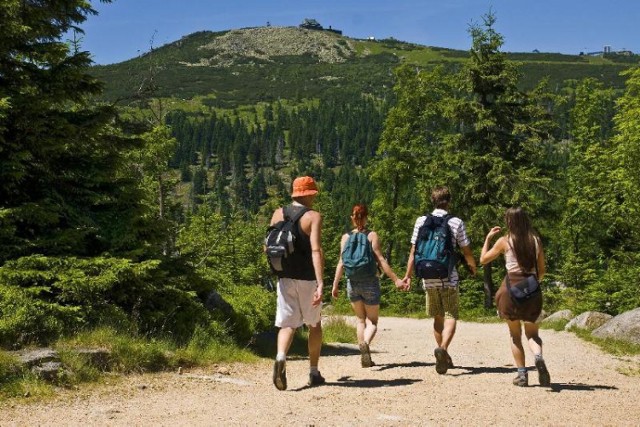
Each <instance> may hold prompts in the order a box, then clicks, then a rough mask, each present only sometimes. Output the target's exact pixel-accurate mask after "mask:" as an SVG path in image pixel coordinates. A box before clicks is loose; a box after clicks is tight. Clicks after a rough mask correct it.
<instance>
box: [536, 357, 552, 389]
mask: <svg viewBox="0 0 640 427" xmlns="http://www.w3.org/2000/svg"><path fill="white" fill-rule="evenodd" d="M536 369H537V370H538V382H539V383H540V385H541V386H542V387H549V386H550V385H551V375H549V371H548V370H547V365H546V364H545V363H544V359H537V360H536Z"/></svg>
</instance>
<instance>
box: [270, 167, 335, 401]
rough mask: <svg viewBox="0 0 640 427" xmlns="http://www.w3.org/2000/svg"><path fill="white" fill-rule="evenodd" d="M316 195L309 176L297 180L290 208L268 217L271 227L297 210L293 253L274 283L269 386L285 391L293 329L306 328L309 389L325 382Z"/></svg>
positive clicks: (321, 264) (319, 219) (321, 256)
mask: <svg viewBox="0 0 640 427" xmlns="http://www.w3.org/2000/svg"><path fill="white" fill-rule="evenodd" d="M317 194H318V187H317V186H316V182H315V181H314V180H313V178H311V177H310V176H302V177H298V178H296V179H295V180H294V181H293V192H292V193H291V198H292V199H293V203H292V204H291V205H288V206H285V207H282V208H278V209H276V211H275V212H274V213H273V216H272V217H271V225H274V224H276V223H277V222H279V221H282V220H283V219H284V218H285V216H286V217H287V218H294V217H296V216H297V214H299V213H300V212H301V211H304V213H303V214H302V216H299V219H298V220H297V224H296V225H295V226H294V227H293V230H294V233H295V235H296V239H295V243H294V247H295V250H294V251H293V254H291V255H290V256H289V257H287V258H286V264H284V266H283V267H284V268H283V270H284V271H283V272H282V273H281V274H279V275H278V276H279V280H278V305H277V311H276V322H275V325H276V326H277V327H279V328H280V330H279V332H278V354H277V356H276V361H275V364H274V366H273V384H274V385H275V386H276V388H277V389H278V390H286V388H287V371H286V358H287V352H288V351H289V347H290V346H291V342H292V341H293V336H294V334H295V331H296V329H297V328H299V327H300V326H302V325H303V324H306V325H307V326H308V327H309V364H310V370H309V383H308V385H309V386H315V385H322V384H324V382H325V379H324V378H323V377H322V375H320V371H318V361H319V359H320V347H321V345H322V327H321V324H320V314H321V313H320V312H321V309H322V286H323V283H322V277H323V273H324V254H323V253H322V246H321V230H322V216H320V214H319V213H318V212H316V211H314V210H312V209H311V208H312V206H313V202H314V201H315V198H316V195H317Z"/></svg>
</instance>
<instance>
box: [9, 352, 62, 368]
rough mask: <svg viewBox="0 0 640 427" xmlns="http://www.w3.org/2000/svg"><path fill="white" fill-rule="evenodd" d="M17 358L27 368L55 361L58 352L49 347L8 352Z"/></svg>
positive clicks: (57, 358) (57, 357)
mask: <svg viewBox="0 0 640 427" xmlns="http://www.w3.org/2000/svg"><path fill="white" fill-rule="evenodd" d="M10 354H11V355H12V356H14V357H15V358H17V359H18V360H19V361H20V363H21V364H23V365H25V366H26V367H28V368H31V367H33V366H37V365H42V364H43V363H47V362H56V361H58V360H59V359H60V357H59V356H58V353H57V352H56V351H55V350H52V349H50V348H35V349H27V350H20V351H16V352H11V353H10Z"/></svg>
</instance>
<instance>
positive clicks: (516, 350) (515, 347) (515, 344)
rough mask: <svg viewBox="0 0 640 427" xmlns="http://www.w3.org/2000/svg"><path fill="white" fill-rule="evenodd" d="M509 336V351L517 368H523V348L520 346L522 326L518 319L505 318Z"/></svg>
mask: <svg viewBox="0 0 640 427" xmlns="http://www.w3.org/2000/svg"><path fill="white" fill-rule="evenodd" d="M507 326H508V327H509V335H510V336H511V353H513V360H514V361H515V362H516V366H517V367H518V368H524V348H523V347H522V326H521V324H520V321H519V320H507Z"/></svg>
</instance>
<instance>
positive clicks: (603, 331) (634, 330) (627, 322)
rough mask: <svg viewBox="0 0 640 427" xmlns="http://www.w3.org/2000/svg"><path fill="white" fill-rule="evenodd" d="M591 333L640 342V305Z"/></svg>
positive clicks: (603, 336)
mask: <svg viewBox="0 0 640 427" xmlns="http://www.w3.org/2000/svg"><path fill="white" fill-rule="evenodd" d="M591 334H592V335H593V336H594V337H598V338H613V339H616V340H620V341H627V342H631V343H634V344H640V307H638V308H636V309H633V310H631V311H627V312H625V313H622V314H619V315H617V316H616V317H614V318H613V319H611V320H609V321H608V322H607V323H605V324H604V325H602V326H600V327H599V328H598V329H596V330H594V331H593V332H592V333H591Z"/></svg>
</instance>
